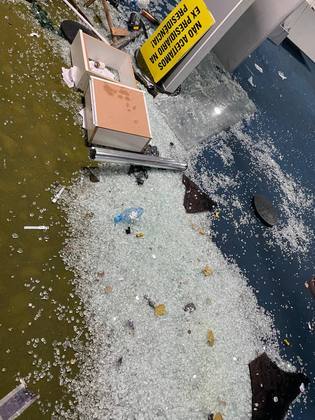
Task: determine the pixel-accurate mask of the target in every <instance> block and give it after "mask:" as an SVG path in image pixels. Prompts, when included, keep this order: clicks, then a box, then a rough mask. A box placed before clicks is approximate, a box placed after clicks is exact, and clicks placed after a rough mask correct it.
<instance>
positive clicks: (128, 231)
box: [125, 226, 131, 235]
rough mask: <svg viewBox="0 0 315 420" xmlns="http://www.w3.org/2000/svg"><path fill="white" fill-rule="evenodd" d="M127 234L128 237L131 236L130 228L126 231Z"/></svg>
mask: <svg viewBox="0 0 315 420" xmlns="http://www.w3.org/2000/svg"><path fill="white" fill-rule="evenodd" d="M125 232H126V234H127V235H130V234H131V229H130V226H128V227H127V229H126V230H125Z"/></svg>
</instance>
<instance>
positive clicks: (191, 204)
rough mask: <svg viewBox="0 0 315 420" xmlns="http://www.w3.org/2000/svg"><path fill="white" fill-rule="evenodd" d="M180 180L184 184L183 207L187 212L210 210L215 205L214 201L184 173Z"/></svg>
mask: <svg viewBox="0 0 315 420" xmlns="http://www.w3.org/2000/svg"><path fill="white" fill-rule="evenodd" d="M182 181H183V184H184V185H185V197H184V207H185V210H186V212H187V213H200V212H204V211H210V210H212V209H213V208H214V207H215V206H216V203H215V202H214V201H213V200H211V198H209V197H208V196H207V194H205V193H204V192H203V191H201V190H200V188H199V187H198V186H197V185H196V184H195V183H194V182H193V181H191V180H190V179H189V178H188V177H187V176H186V175H183V179H182Z"/></svg>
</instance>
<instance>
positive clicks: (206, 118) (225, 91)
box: [0, 0, 315, 420]
mask: <svg viewBox="0 0 315 420" xmlns="http://www.w3.org/2000/svg"><path fill="white" fill-rule="evenodd" d="M35 3H36V4H35V5H34V4H33V5H31V4H29V2H26V1H23V0H15V1H14V0H11V1H10V0H6V1H3V2H1V3H0V16H1V17H2V28H3V30H2V31H1V33H0V43H1V56H0V62H1V73H0V87H1V92H2V95H1V101H0V107H1V114H0V126H1V132H0V151H1V159H0V172H1V177H0V185H1V192H2V200H1V204H0V206H1V223H2V233H1V251H0V252H1V257H2V261H3V270H4V271H3V274H2V280H1V282H0V311H1V314H0V343H1V344H0V362H1V363H0V379H1V385H2V386H1V395H0V397H2V396H3V395H5V394H6V393H8V392H9V391H10V390H11V389H13V388H14V387H15V386H16V384H17V383H18V380H19V378H24V379H25V380H26V382H27V384H28V386H29V388H30V389H31V390H32V391H33V392H35V393H37V394H39V395H40V399H39V402H37V403H35V404H34V405H33V406H31V407H30V408H29V409H28V410H27V411H26V412H25V413H24V414H23V415H22V416H21V418H25V419H45V418H47V419H48V418H87V419H92V418H94V419H110V418H115V419H126V418H136V419H151V418H152V419H156V418H164V419H207V418H208V416H209V414H210V413H221V414H222V416H223V418H224V419H225V420H232V419H233V420H235V419H240V420H243V419H244V420H245V419H249V418H251V414H250V413H251V403H252V401H251V397H252V395H251V384H250V377H249V370H248V363H249V362H250V361H252V360H253V359H254V358H255V357H257V355H259V354H261V353H262V352H264V351H266V352H267V353H268V355H269V356H270V357H271V359H273V360H275V361H276V362H277V363H278V365H279V366H280V367H282V368H283V369H285V370H288V371H294V370H295V368H297V369H298V370H299V371H303V372H305V373H306V374H307V375H308V377H309V378H310V380H311V388H310V390H307V391H306V392H305V393H304V394H302V396H301V397H300V398H299V399H298V401H296V402H295V404H294V405H293V408H291V410H290V413H289V418H295V419H301V420H310V419H312V418H314V417H315V412H314V410H315V408H314V399H313V389H312V386H313V383H314V369H315V366H314V345H315V343H314V333H313V331H314V330H315V320H314V310H313V309H314V303H313V301H312V297H311V295H310V293H309V290H307V289H306V288H305V286H304V283H305V282H306V281H307V280H309V278H310V277H311V276H312V274H313V267H312V263H313V260H314V251H313V249H314V213H313V212H314V201H313V194H314V186H313V179H314V175H315V174H314V164H313V162H314V131H315V129H314V121H315V115H314V110H315V86H314V81H313V80H315V78H314V74H315V66H314V64H313V63H310V62H309V61H307V62H306V64H307V66H306V65H305V63H304V64H303V63H301V60H298V57H297V56H296V54H294V51H292V50H290V51H289V50H285V49H284V48H282V47H275V46H272V44H270V45H269V44H263V46H262V47H260V49H258V51H257V52H256V53H255V54H253V55H252V56H251V57H250V58H249V59H248V60H247V61H246V62H245V63H244V64H243V65H242V66H241V67H240V69H238V71H237V72H236V74H235V75H234V76H233V78H232V77H231V76H230V75H229V74H227V73H226V72H225V70H224V69H222V67H221V65H220V63H219V62H218V60H217V59H216V58H215V57H214V56H212V55H210V56H209V57H207V58H206V59H205V60H204V61H203V63H202V64H201V65H200V66H199V67H198V69H197V70H195V71H194V73H193V74H192V75H191V77H190V78H189V79H188V80H187V81H186V83H185V84H183V86H182V90H181V94H180V95H179V96H174V97H170V96H162V95H159V96H158V97H157V98H154V99H153V98H152V97H151V96H150V95H149V94H147V93H146V101H147V105H148V111H149V118H150V124H151V129H152V133H153V139H152V144H153V145H155V146H157V147H158V149H159V152H160V154H161V155H162V156H165V157H172V158H174V159H175V158H176V159H178V160H182V161H186V162H187V163H188V164H189V168H188V171H187V175H189V176H190V177H191V178H192V179H193V180H194V181H195V182H196V183H197V184H198V185H199V186H200V187H201V188H202V189H203V190H204V191H205V192H207V193H208V194H209V196H210V197H211V198H212V199H213V200H214V201H215V202H216V203H217V208H216V210H215V211H213V212H209V213H203V214H193V215H192V214H187V213H186V212H185V208H184V206H183V198H184V192H185V188H184V185H183V183H182V174H180V173H176V172H168V171H163V170H154V169H151V170H148V173H147V179H145V180H144V183H143V185H138V183H137V182H136V179H135V177H134V176H133V175H132V174H131V175H130V174H128V169H129V168H128V167H125V166H116V165H109V164H106V165H99V166H98V168H97V169H96V170H95V172H94V173H95V174H96V176H97V178H99V182H91V180H90V178H89V176H88V175H89V173H88V171H86V170H82V168H84V167H86V166H87V165H91V163H90V162H89V161H88V158H87V155H88V152H87V148H86V146H85V137H84V131H83V130H82V128H81V125H82V121H81V119H80V116H79V114H78V112H79V111H80V110H81V109H82V107H83V105H82V101H81V95H80V94H79V93H78V92H76V91H75V90H73V89H69V88H68V87H67V86H66V85H65V83H64V82H63V80H62V76H61V68H62V67H69V66H70V57H69V44H68V43H67V42H66V41H65V40H64V39H63V38H62V37H61V36H60V34H59V30H58V28H59V25H60V22H61V21H62V20H64V19H75V16H74V15H73V14H72V13H71V12H69V11H68V10H67V8H66V6H65V5H64V3H63V2H62V1H61V0H57V1H52V0H46V1H37V2H35ZM77 3H78V4H79V5H80V7H82V8H83V3H84V2H83V1H78V2H77ZM172 4H174V3H171V2H169V3H166V2H162V1H152V2H151V3H150V10H152V11H153V12H154V13H155V14H156V16H158V17H162V16H163V15H165V13H166V11H167V10H169V9H170V8H171V6H172ZM135 5H136V2H134V3H131V2H122V6H121V9H120V10H121V11H122V12H123V13H122V14H121V15H119V14H118V13H117V12H115V11H113V14H114V21H115V22H117V23H119V24H120V25H123V24H124V22H125V18H123V17H122V16H123V15H124V13H125V14H126V15H127V12H128V11H130V8H131V7H135ZM84 10H85V12H86V14H87V15H88V16H89V18H90V19H92V20H93V22H94V23H95V25H96V26H97V28H98V29H99V30H100V31H103V29H102V22H103V21H104V17H103V14H102V8H101V2H96V3H95V5H94V6H93V7H91V8H90V9H88V10H86V9H84ZM102 33H105V34H106V35H108V34H107V32H106V31H103V32H102ZM143 40H144V39H139V40H138V41H137V42H138V45H139V44H140V43H141V42H142V41H143ZM134 49H135V45H130V46H128V47H127V50H128V51H130V52H132V51H133V50H134ZM257 65H258V67H259V68H260V69H261V70H262V71H261V70H259V69H258V68H257ZM279 71H280V72H282V74H283V75H285V77H286V79H283V78H281V77H280V76H279V74H278V72H279ZM270 86H272V88H270ZM303 92H307V94H304V93H303ZM293 98H295V99H296V104H294V102H293ZM222 130H223V131H222ZM94 166H95V165H94ZM256 193H262V194H266V195H267V196H268V197H269V198H271V199H272V201H273V203H274V204H275V205H276V207H277V209H278V212H279V223H278V224H277V226H275V227H274V228H272V229H268V228H266V227H265V226H263V225H262V224H261V223H260V221H259V220H258V219H257V218H256V216H255V214H254V211H253V209H252V197H253V195H254V194H256ZM127 207H142V208H143V209H144V213H143V216H142V218H141V220H140V221H139V222H137V223H136V224H134V225H133V226H132V227H131V233H130V234H126V226H124V225H120V224H119V225H115V224H114V223H113V218H114V216H115V215H116V214H117V213H119V212H121V211H122V210H123V209H124V208H127ZM24 226H45V227H46V228H45V230H32V229H31V230H25V229H24ZM205 268H207V270H205ZM156 305H159V308H160V309H161V311H160V312H157V311H156V309H155V308H156ZM187 305H188V306H187ZM154 306H155V308H154ZM187 308H190V309H189V310H187ZM209 331H211V343H209ZM285 339H286V341H285V343H287V344H284V340H285ZM209 344H211V345H209Z"/></svg>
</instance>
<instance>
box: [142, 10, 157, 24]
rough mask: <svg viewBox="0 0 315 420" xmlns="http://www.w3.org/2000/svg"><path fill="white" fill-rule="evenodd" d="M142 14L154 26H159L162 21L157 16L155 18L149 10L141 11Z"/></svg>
mask: <svg viewBox="0 0 315 420" xmlns="http://www.w3.org/2000/svg"><path fill="white" fill-rule="evenodd" d="M140 13H141V15H142V16H143V17H145V18H146V19H147V20H148V21H149V22H150V23H152V24H153V25H154V26H159V24H160V21H159V20H158V19H157V18H156V17H155V16H153V15H152V13H150V12H149V11H148V10H146V9H141V11H140Z"/></svg>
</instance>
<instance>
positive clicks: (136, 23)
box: [128, 12, 141, 31]
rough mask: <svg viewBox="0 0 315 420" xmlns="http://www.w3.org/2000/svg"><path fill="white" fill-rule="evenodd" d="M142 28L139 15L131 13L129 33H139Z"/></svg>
mask: <svg viewBox="0 0 315 420" xmlns="http://www.w3.org/2000/svg"><path fill="white" fill-rule="evenodd" d="M140 28H141V22H140V17H139V15H138V13H136V12H131V13H130V16H129V19H128V29H129V31H139V30H140Z"/></svg>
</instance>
